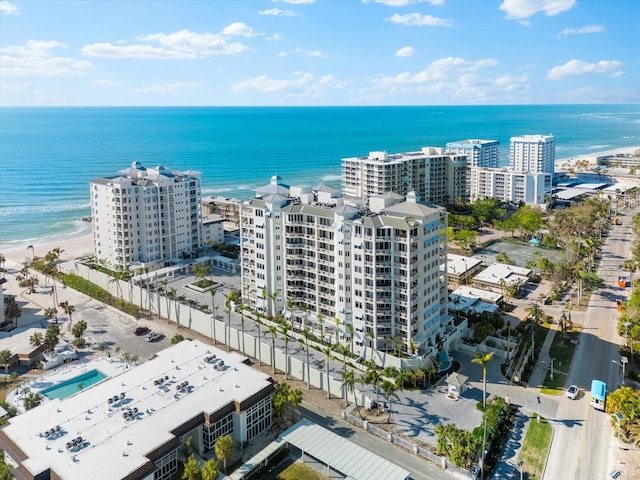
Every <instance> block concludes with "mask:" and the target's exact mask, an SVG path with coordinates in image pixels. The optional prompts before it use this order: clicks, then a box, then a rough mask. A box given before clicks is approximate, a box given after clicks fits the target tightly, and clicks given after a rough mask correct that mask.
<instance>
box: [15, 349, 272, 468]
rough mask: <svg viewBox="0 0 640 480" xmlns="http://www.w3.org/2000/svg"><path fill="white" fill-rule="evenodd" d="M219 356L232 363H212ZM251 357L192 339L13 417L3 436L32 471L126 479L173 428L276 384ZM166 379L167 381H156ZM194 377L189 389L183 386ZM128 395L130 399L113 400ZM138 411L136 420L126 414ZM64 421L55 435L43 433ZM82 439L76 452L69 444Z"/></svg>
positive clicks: (144, 462) (170, 436)
mask: <svg viewBox="0 0 640 480" xmlns="http://www.w3.org/2000/svg"><path fill="white" fill-rule="evenodd" d="M213 354H215V355H216V357H217V358H219V359H222V360H224V362H225V367H224V369H222V370H215V369H214V368H213V366H212V365H211V364H210V363H208V362H206V361H205V358H206V357H210V356H211V355H213ZM244 360H245V357H243V356H242V355H239V354H237V353H229V352H225V351H222V350H219V349H217V348H214V347H211V346H207V345H205V344H203V343H201V342H198V341H188V340H185V341H183V342H180V343H178V344H176V345H174V346H171V347H169V348H167V349H165V350H163V351H161V352H159V353H158V354H157V356H156V358H154V359H152V360H150V361H148V362H145V363H143V364H142V365H139V366H137V367H135V368H130V369H127V370H126V371H125V372H124V373H122V374H120V375H118V376H116V377H113V378H111V379H109V380H105V381H103V382H102V383H98V384H96V385H95V386H93V387H91V388H87V389H86V390H83V391H81V392H80V393H77V394H75V395H73V396H71V397H68V398H66V399H64V400H59V399H55V400H50V401H47V402H45V403H43V404H42V405H40V406H39V407H37V408H35V409H33V410H30V411H28V412H26V413H24V414H22V415H19V416H17V417H14V418H12V419H11V420H10V423H9V424H8V425H7V426H5V427H4V433H5V434H6V435H7V436H8V437H9V438H10V439H11V440H12V441H13V442H14V443H15V444H16V445H17V446H18V447H19V448H20V449H21V450H22V451H23V452H24V453H25V454H26V455H27V457H28V459H26V460H25V461H24V462H23V464H24V466H25V467H26V468H27V469H28V470H29V471H30V472H32V473H33V474H38V473H40V472H42V471H44V470H47V469H48V468H51V469H52V470H53V471H55V472H56V474H57V475H58V476H59V477H60V478H63V479H78V478H95V479H97V478H105V477H104V476H102V477H100V476H99V475H98V476H97V473H98V472H108V478H124V477H126V476H127V475H129V474H131V473H132V472H134V471H135V470H137V469H139V468H140V467H142V466H144V465H145V464H147V462H148V461H149V459H148V458H146V457H145V455H147V454H149V453H150V452H153V451H154V450H156V449H157V448H158V447H160V446H162V445H164V444H165V443H167V442H169V441H171V440H172V439H174V438H175V437H174V435H173V434H172V433H170V432H171V431H173V430H174V429H176V428H177V427H180V426H182V425H183V424H185V423H187V422H188V421H189V420H192V419H193V418H194V417H196V416H198V415H200V414H201V413H202V412H210V413H213V412H216V411H217V410H219V409H220V408H222V407H224V406H225V405H228V404H229V403H230V402H242V401H244V400H247V399H248V398H250V397H251V396H252V395H254V394H256V393H258V392H260V391H261V390H262V389H264V388H265V387H268V386H270V385H271V380H270V378H269V376H268V375H266V374H264V373H262V372H259V371H257V370H253V369H251V368H250V367H248V366H247V365H245V364H243V363H242V362H243V361H244ZM160 378H163V379H165V378H166V380H164V381H163V383H162V385H154V381H155V380H157V379H160ZM185 381H186V382H188V391H185V392H184V393H180V392H178V390H177V389H176V386H177V385H180V384H183V382H185ZM121 392H122V393H124V399H123V400H122V401H120V400H118V401H117V402H115V403H109V402H108V399H110V398H113V397H114V396H119V395H120V393H121ZM133 408H137V409H138V413H137V415H136V416H135V418H134V419H131V420H126V419H125V418H124V417H123V413H124V412H125V411H126V410H127V409H133ZM56 426H60V431H61V434H60V435H57V436H54V437H53V438H51V437H50V438H46V437H44V436H41V433H42V432H45V431H47V430H50V429H52V428H53V429H55V428H56ZM79 436H80V437H82V438H83V440H84V441H85V442H86V443H85V444H84V446H83V447H82V448H79V449H77V450H76V451H73V450H68V449H67V448H66V444H67V442H69V441H71V440H73V439H75V438H77V437H79Z"/></svg>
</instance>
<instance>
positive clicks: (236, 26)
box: [222, 22, 256, 37]
mask: <svg viewBox="0 0 640 480" xmlns="http://www.w3.org/2000/svg"><path fill="white" fill-rule="evenodd" d="M222 35H237V36H241V37H255V36H256V34H255V33H253V29H252V28H251V27H249V26H248V25H245V24H244V23H242V22H234V23H232V24H230V25H227V26H226V27H224V28H223V29H222Z"/></svg>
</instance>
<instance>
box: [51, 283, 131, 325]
mask: <svg viewBox="0 0 640 480" xmlns="http://www.w3.org/2000/svg"><path fill="white" fill-rule="evenodd" d="M62 282H63V283H64V284H65V285H66V286H67V287H69V288H73V289H74V290H77V291H79V292H81V293H84V294H85V295H89V296H90V297H91V298H95V299H96V300H98V301H99V302H102V303H106V304H107V305H111V306H112V307H115V308H117V309H118V310H120V311H123V312H125V313H128V314H129V315H132V316H134V317H136V316H137V315H138V312H139V307H138V306H137V305H134V304H132V303H129V302H127V301H125V300H122V299H121V298H118V297H114V296H113V295H111V294H110V293H109V292H107V291H106V290H105V289H103V288H101V287H99V286H98V285H96V284H95V283H91V282H90V281H89V280H86V279H85V278H82V277H80V276H78V275H74V274H72V273H66V274H64V275H63V276H62Z"/></svg>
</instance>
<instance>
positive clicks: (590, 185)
mask: <svg viewBox="0 0 640 480" xmlns="http://www.w3.org/2000/svg"><path fill="white" fill-rule="evenodd" d="M607 185H608V183H578V184H577V185H574V186H573V187H574V188H580V189H582V190H600V189H602V188H604V187H606V186H607Z"/></svg>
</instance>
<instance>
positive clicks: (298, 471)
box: [278, 462, 327, 480]
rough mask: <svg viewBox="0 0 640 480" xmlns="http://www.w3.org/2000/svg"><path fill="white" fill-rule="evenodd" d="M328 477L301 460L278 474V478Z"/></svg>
mask: <svg viewBox="0 0 640 480" xmlns="http://www.w3.org/2000/svg"><path fill="white" fill-rule="evenodd" d="M326 478H327V477H325V476H324V475H321V474H320V473H318V472H317V471H316V470H314V469H313V468H311V467H310V466H308V465H305V464H304V463H301V462H296V463H293V464H291V465H289V466H288V467H287V468H285V469H284V470H283V471H282V472H280V474H279V475H278V480H325V479H326Z"/></svg>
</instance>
